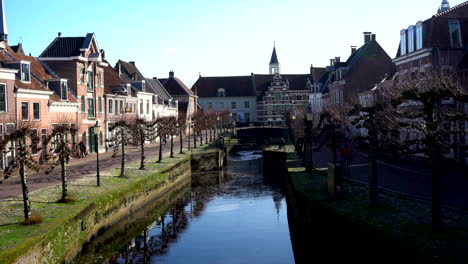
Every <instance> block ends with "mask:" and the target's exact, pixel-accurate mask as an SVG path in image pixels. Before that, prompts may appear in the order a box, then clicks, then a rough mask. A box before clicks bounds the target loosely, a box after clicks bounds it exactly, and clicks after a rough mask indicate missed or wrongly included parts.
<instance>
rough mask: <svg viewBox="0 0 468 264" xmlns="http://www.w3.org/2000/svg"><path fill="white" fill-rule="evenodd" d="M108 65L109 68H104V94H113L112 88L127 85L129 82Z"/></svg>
mask: <svg viewBox="0 0 468 264" xmlns="http://www.w3.org/2000/svg"><path fill="white" fill-rule="evenodd" d="M105 62H106V63H107V66H106V67H104V92H105V93H106V94H112V93H113V92H112V89H111V87H116V86H123V85H127V82H125V81H124V80H122V79H121V78H120V76H119V74H118V73H117V72H116V71H115V70H114V68H112V67H111V66H110V64H109V63H108V62H107V61H105Z"/></svg>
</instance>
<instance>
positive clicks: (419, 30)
mask: <svg viewBox="0 0 468 264" xmlns="http://www.w3.org/2000/svg"><path fill="white" fill-rule="evenodd" d="M422 48H423V24H422V22H421V21H419V22H418V23H417V24H416V50H419V49H422Z"/></svg>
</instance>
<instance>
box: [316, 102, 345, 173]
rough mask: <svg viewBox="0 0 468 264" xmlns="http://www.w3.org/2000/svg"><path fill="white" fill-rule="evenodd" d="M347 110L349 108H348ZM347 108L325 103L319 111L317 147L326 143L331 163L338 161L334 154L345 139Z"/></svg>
mask: <svg viewBox="0 0 468 264" xmlns="http://www.w3.org/2000/svg"><path fill="white" fill-rule="evenodd" d="M348 111H349V110H348ZM346 112H347V109H346V108H345V106H338V105H326V106H325V107H323V109H322V112H321V113H320V118H319V121H318V125H317V128H318V130H319V133H318V136H317V137H318V140H320V142H319V144H318V149H320V148H322V147H323V145H325V144H326V145H327V146H328V147H329V149H330V151H331V153H332V160H333V163H334V164H336V163H337V162H338V156H337V154H336V152H337V150H338V147H339V145H340V143H341V142H343V141H344V140H345V132H346V129H347V126H346V120H347V114H346Z"/></svg>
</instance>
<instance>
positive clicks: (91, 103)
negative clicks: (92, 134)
mask: <svg viewBox="0 0 468 264" xmlns="http://www.w3.org/2000/svg"><path fill="white" fill-rule="evenodd" d="M88 117H94V99H93V98H88Z"/></svg>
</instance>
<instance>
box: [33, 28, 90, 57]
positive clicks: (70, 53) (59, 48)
mask: <svg viewBox="0 0 468 264" xmlns="http://www.w3.org/2000/svg"><path fill="white" fill-rule="evenodd" d="M93 39H95V35H94V33H88V34H86V37H56V38H55V39H54V41H52V43H51V44H50V45H49V46H48V47H47V48H46V49H45V50H44V51H43V52H42V54H41V55H40V56H39V57H51V58H63V57H76V56H80V55H81V49H89V47H90V46H91V43H92V40H93ZM98 49H99V48H98Z"/></svg>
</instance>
